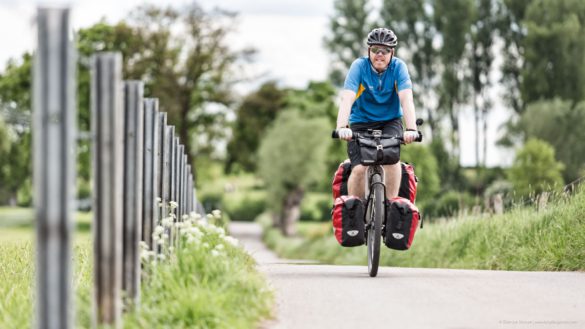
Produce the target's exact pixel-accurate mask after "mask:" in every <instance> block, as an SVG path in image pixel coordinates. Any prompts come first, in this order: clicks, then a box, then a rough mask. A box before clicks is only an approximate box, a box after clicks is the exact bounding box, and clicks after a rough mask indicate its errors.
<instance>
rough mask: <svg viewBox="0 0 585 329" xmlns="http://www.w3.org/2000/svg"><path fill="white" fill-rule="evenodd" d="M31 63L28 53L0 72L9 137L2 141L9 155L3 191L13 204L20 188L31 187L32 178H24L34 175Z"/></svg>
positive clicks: (2, 166)
mask: <svg viewBox="0 0 585 329" xmlns="http://www.w3.org/2000/svg"><path fill="white" fill-rule="evenodd" d="M31 67H32V56H31V55H30V54H29V53H25V54H24V55H23V56H22V58H21V59H20V60H10V61H9V62H8V64H7V66H6V68H5V70H4V73H2V74H1V75H0V114H1V117H3V118H4V120H5V122H4V123H5V125H6V126H5V128H4V134H5V136H6V139H5V140H3V141H2V144H4V146H5V151H6V153H5V155H6V156H5V157H4V156H3V158H4V159H3V160H1V161H0V171H1V172H2V173H1V174H0V183H1V184H0V190H1V191H0V194H4V195H5V196H6V198H8V200H9V201H10V203H11V204H13V205H14V204H16V202H17V195H18V192H19V190H21V189H29V190H30V188H29V187H28V186H26V185H27V184H30V180H28V183H25V182H26V178H27V177H30V176H31V165H30V159H31V135H30V121H31V119H30V117H31V92H30V90H31V85H32V83H31V77H32V74H31ZM2 139H4V138H2ZM1 201H2V202H6V199H4V200H1Z"/></svg>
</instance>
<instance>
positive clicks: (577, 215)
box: [264, 190, 585, 271]
mask: <svg viewBox="0 0 585 329" xmlns="http://www.w3.org/2000/svg"><path fill="white" fill-rule="evenodd" d="M304 226H305V228H303V229H302V230H301V233H302V234H301V237H296V238H292V239H289V238H284V237H282V236H281V235H280V234H279V232H278V231H276V230H273V229H267V230H266V231H265V234H264V239H265V242H266V243H267V245H268V246H269V247H270V248H271V249H273V250H275V251H276V252H277V253H278V254H279V255H280V256H282V257H286V258H305V259H315V260H319V261H321V262H324V263H330V264H366V248H365V247H357V248H343V247H341V246H339V245H338V244H337V241H336V240H335V238H334V237H333V233H332V229H331V224H330V223H327V224H312V225H310V226H308V225H307V224H304ZM301 227H303V226H301ZM303 232H304V233H303ZM307 232H311V233H310V234H307ZM383 248H384V250H383V251H382V253H381V259H380V262H381V264H382V265H384V266H403V267H442V268H467V269H495V270H527V271H583V270H585V190H581V191H580V192H578V193H577V194H575V195H574V196H572V197H570V198H568V197H564V198H559V199H558V200H556V201H554V202H552V203H551V204H549V206H548V207H547V208H546V209H544V210H541V211H537V210H535V209H534V208H517V209H514V210H512V211H510V212H508V213H505V214H503V215H499V216H483V217H471V216H470V217H466V218H457V219H452V220H449V221H444V222H436V223H428V224H426V223H425V226H424V229H422V230H419V231H418V232H417V235H416V238H415V241H414V244H413V247H412V248H411V249H410V250H409V251H395V250H390V249H387V248H385V247H384V246H383Z"/></svg>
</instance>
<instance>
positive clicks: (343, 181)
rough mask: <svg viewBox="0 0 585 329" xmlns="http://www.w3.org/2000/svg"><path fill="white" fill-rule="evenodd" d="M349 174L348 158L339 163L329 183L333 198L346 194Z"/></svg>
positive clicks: (349, 163) (349, 164)
mask: <svg viewBox="0 0 585 329" xmlns="http://www.w3.org/2000/svg"><path fill="white" fill-rule="evenodd" d="M350 174H351V162H350V161H349V159H347V160H345V161H343V162H342V163H340V164H339V167H338V168H337V170H336V171H335V175H333V183H332V184H331V187H332V190H333V200H335V199H337V198H339V197H340V196H342V195H347V194H348V191H347V181H348V179H349V175H350Z"/></svg>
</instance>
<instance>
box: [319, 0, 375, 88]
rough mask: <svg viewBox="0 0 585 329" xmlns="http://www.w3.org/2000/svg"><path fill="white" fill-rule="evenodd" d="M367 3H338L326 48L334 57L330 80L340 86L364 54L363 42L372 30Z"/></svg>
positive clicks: (357, 0)
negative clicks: (352, 64) (351, 67)
mask: <svg viewBox="0 0 585 329" xmlns="http://www.w3.org/2000/svg"><path fill="white" fill-rule="evenodd" d="M368 2H369V1H368V0H335V2H334V5H333V6H334V14H333V16H332V17H331V19H330V21H329V26H330V30H331V31H330V33H329V34H328V36H327V37H325V40H324V41H325V46H326V47H327V49H329V53H330V54H331V56H332V57H333V61H332V63H331V72H330V74H329V77H330V79H331V81H332V82H333V83H334V84H335V85H336V86H341V85H342V84H343V81H344V79H345V74H346V73H347V70H348V69H349V66H350V65H351V63H352V62H353V61H354V60H355V59H356V58H358V57H360V56H361V55H362V54H363V50H364V47H365V46H364V40H365V38H366V36H367V34H368V32H369V31H370V30H371V24H370V22H369V21H368V13H369V12H370V10H371V8H370V7H369V5H368Z"/></svg>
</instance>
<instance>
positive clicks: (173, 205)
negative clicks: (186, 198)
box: [169, 201, 179, 209]
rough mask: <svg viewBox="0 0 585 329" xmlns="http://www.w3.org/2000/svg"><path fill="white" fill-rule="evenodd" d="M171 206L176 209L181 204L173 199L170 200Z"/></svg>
mask: <svg viewBox="0 0 585 329" xmlns="http://www.w3.org/2000/svg"><path fill="white" fill-rule="evenodd" d="M169 206H170V207H171V209H175V208H177V207H178V206H179V204H178V203H177V202H175V201H171V202H169Z"/></svg>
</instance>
